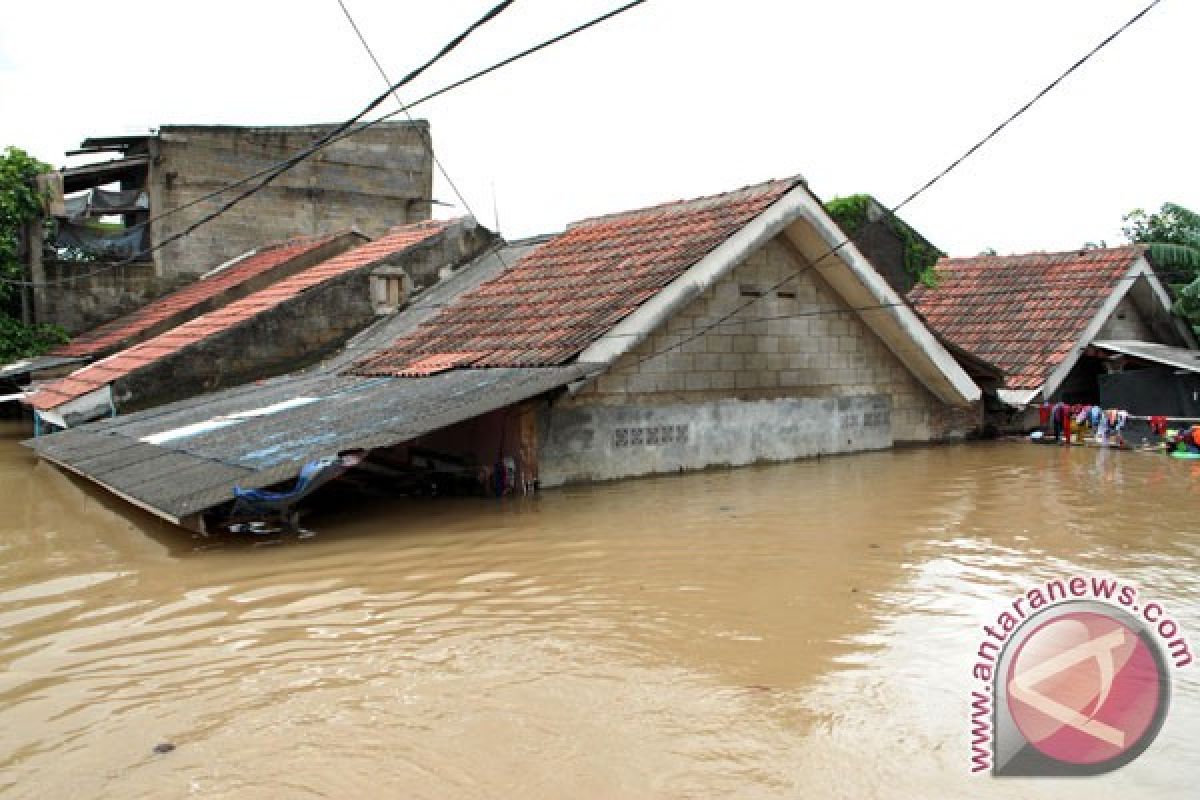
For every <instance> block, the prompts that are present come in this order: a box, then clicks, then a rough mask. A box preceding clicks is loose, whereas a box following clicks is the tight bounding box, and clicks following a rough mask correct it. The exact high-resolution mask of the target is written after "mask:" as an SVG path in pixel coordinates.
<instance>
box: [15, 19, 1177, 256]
mask: <svg viewBox="0 0 1200 800" xmlns="http://www.w3.org/2000/svg"><path fill="white" fill-rule="evenodd" d="M345 1H346V3H347V5H348V6H349V7H350V9H351V11H352V12H353V13H354V15H355V17H356V19H357V21H358V24H359V26H360V27H361V28H362V29H363V31H364V33H365V35H366V36H367V38H368V41H369V42H370V43H371V45H372V47H373V48H374V49H375V52H376V54H377V55H378V56H379V58H380V60H381V61H382V62H383V64H384V67H385V68H386V69H387V70H388V71H389V73H390V74H391V76H392V78H393V80H395V79H397V78H398V77H399V76H400V75H401V74H403V73H404V72H406V71H407V70H408V69H410V68H411V67H413V66H415V65H416V64H417V63H419V62H420V61H423V60H424V59H425V58H427V57H428V56H429V55H430V54H432V53H433V52H434V51H435V50H436V49H437V48H438V47H440V46H441V45H442V44H443V43H444V42H445V41H446V40H448V39H449V38H450V37H451V36H452V35H454V34H455V33H457V32H458V31H459V30H460V29H462V28H463V27H465V26H466V25H467V24H468V23H469V22H470V21H472V20H473V19H475V18H476V17H478V16H479V15H480V14H481V13H482V12H483V11H484V10H485V9H486V8H488V7H490V5H492V0H438V2H411V1H410V2H395V0H345ZM1146 2H1147V0H1003V2H1000V1H998V0H993V1H992V2H983V1H982V0H974V1H972V2H964V0H907V1H906V2H896V1H895V0H838V2H821V3H818V2H788V1H787V0H737V2H715V1H710V0H651V2H649V3H647V4H645V5H644V6H642V7H640V8H638V9H635V10H634V11H631V12H629V13H628V14H626V15H624V16H622V17H620V18H619V19H617V20H615V21H612V22H609V23H606V24H605V25H604V26H602V27H600V28H597V29H594V30H592V31H590V32H587V33H584V34H582V35H580V36H577V37H575V38H573V39H570V40H568V41H567V42H565V43H563V44H560V45H557V46H556V47H554V48H553V49H551V50H548V51H545V52H543V53H541V54H539V55H536V56H533V57H532V58H530V59H527V60H525V61H523V62H520V63H519V64H517V65H514V66H512V67H508V68H506V69H504V70H501V71H500V72H497V73H495V74H494V75H492V76H490V77H487V78H484V79H482V80H480V81H478V82H476V83H474V84H472V85H470V86H468V87H466V88H464V89H461V90H458V91H455V92H453V93H451V94H449V95H447V96H445V97H443V98H439V99H437V100H434V101H432V102H430V103H429V104H427V105H425V106H422V107H420V108H418V109H416V110H415V111H414V114H415V115H416V116H419V117H424V118H427V119H429V120H430V124H431V126H432V131H433V138H434V146H435V149H436V151H437V153H438V155H439V156H440V157H441V158H442V159H443V163H444V164H445V166H446V167H447V169H448V170H449V172H450V175H451V176H452V177H453V178H454V180H455V182H456V183H457V184H458V185H459V188H460V189H462V191H463V193H464V195H465V196H466V198H467V201H468V202H469V203H470V204H471V206H472V207H473V208H474V210H475V212H476V213H477V215H478V216H479V218H480V220H481V221H482V222H483V223H484V224H486V225H489V226H491V225H492V223H493V187H494V194H495V197H496V205H497V206H498V208H499V216H500V223H501V225H500V227H501V230H502V232H503V233H504V234H505V235H506V236H509V237H518V236H524V235H529V234H534V233H542V232H549V231H553V230H558V229H560V228H562V227H563V226H564V225H565V224H566V223H568V222H570V221H572V220H575V219H578V218H581V217H585V216H589V215H593V214H600V213H608V212H613V211H620V210H624V209H628V208H635V207H638V206H641V205H647V204H651V203H656V202H661V201H666V200H672V199H678V198H683V197H693V196H697V195H701V194H708V193H713V192H720V191H725V190H728V189H732V188H736V187H738V186H742V185H745V184H748V183H756V182H758V181H761V180H765V179H767V178H773V177H784V176H788V175H791V174H794V173H797V172H799V173H801V174H803V175H804V176H805V177H807V178H808V180H809V185H810V186H811V187H812V189H813V190H814V191H815V192H816V193H817V194H818V195H819V196H821V197H823V198H829V197H832V196H833V195H836V194H851V193H854V192H860V191H866V192H871V193H873V194H875V195H876V196H877V197H879V198H880V199H881V200H882V201H883V202H884V203H887V204H892V203H895V202H898V201H899V200H900V199H902V198H903V197H904V196H906V195H907V194H908V193H909V192H910V191H912V190H913V189H914V188H916V187H917V186H918V185H920V184H921V183H923V182H924V181H925V180H927V179H928V178H929V177H931V176H932V175H933V174H934V173H935V172H936V171H938V170H939V169H941V168H942V167H943V166H945V164H947V163H948V162H949V161H950V160H951V159H952V158H954V157H956V156H957V155H959V154H960V153H961V152H962V151H963V150H964V149H965V148H966V147H967V146H969V145H970V144H972V143H974V142H975V141H976V140H977V139H978V138H980V137H981V136H982V135H983V134H984V133H985V132H986V131H988V130H990V129H991V128H992V127H993V126H994V125H995V124H997V123H998V122H999V121H1000V120H1001V119H1003V118H1004V117H1006V116H1007V115H1008V114H1009V113H1011V112H1012V111H1013V110H1014V109H1015V108H1016V107H1017V106H1018V105H1020V104H1021V103H1023V102H1024V101H1026V100H1027V99H1028V98H1029V97H1031V96H1032V95H1033V93H1034V92H1035V91H1037V90H1038V89H1040V88H1041V87H1042V86H1043V85H1045V84H1046V83H1048V82H1049V81H1050V80H1051V79H1052V78H1054V77H1055V76H1057V75H1058V73H1059V72H1061V71H1062V70H1063V69H1064V68H1065V67H1066V66H1067V65H1068V64H1070V63H1072V62H1073V61H1075V60H1076V59H1077V58H1078V57H1079V56H1081V55H1082V54H1083V53H1084V52H1086V51H1087V50H1088V49H1089V48H1091V47H1092V46H1093V45H1095V44H1096V43H1097V42H1098V41H1099V40H1100V39H1102V38H1103V37H1104V36H1106V35H1108V34H1109V33H1110V32H1112V31H1113V30H1115V29H1116V28H1117V26H1119V25H1120V24H1121V23H1123V22H1124V21H1125V20H1126V19H1128V18H1129V17H1131V16H1132V15H1133V14H1134V13H1135V12H1136V11H1137V10H1139V9H1140V8H1141V7H1142V6H1143V5H1145V3H1146ZM618 4H619V2H618V0H573V1H572V2H564V1H563V0H518V2H516V3H515V4H514V6H513V7H512V8H510V9H509V10H508V11H507V12H505V13H504V14H503V15H502V16H501V17H500V18H499V19H497V20H496V21H494V22H493V23H492V24H491V25H489V26H488V27H486V28H485V29H483V30H482V31H480V32H479V33H478V34H476V36H475V37H473V38H472V39H469V40H468V41H467V42H466V43H465V44H464V45H463V46H461V47H460V48H459V50H457V51H455V53H453V54H452V55H451V56H450V57H448V58H447V59H446V60H444V61H443V62H441V63H440V64H439V65H438V66H436V67H435V68H434V69H432V70H431V71H430V72H429V73H427V74H426V76H424V77H422V78H421V79H420V80H419V81H418V82H417V83H415V84H413V85H412V86H411V87H410V88H408V89H407V90H406V91H405V92H404V93H403V95H402V96H404V97H406V98H413V97H416V96H418V95H420V94H424V93H425V92H426V91H429V90H432V89H435V88H438V87H440V86H441V85H443V84H444V83H448V82H450V81H451V80H454V79H456V78H458V77H460V76H462V75H465V74H467V73H468V72H470V71H472V70H473V69H476V68H478V67H481V66H485V65H487V64H489V63H491V62H492V61H495V60H498V59H499V58H501V57H504V56H507V55H509V54H511V53H513V52H515V51H517V50H519V49H522V48H523V47H525V46H527V45H529V44H532V43H534V42H536V41H539V40H540V39H542V38H545V37H546V36H548V35H550V34H553V33H557V32H559V31H560V30H562V29H565V28H567V27H569V26H571V25H573V24H575V23H577V22H581V21H583V20H585V19H588V18H590V17H592V16H594V15H596V14H598V13H600V12H602V11H605V10H608V9H609V8H612V7H615V6H616V5H618ZM1198 31H1200V2H1197V1H1196V0H1164V2H1163V3H1162V4H1160V5H1159V6H1158V7H1157V8H1156V9H1154V10H1153V11H1151V12H1150V14H1149V15H1148V16H1147V17H1146V18H1145V19H1144V20H1142V21H1141V22H1140V23H1138V24H1137V25H1136V26H1134V27H1133V28H1132V29H1131V30H1129V31H1128V32H1126V33H1125V34H1124V35H1122V36H1121V37H1119V38H1118V39H1117V40H1116V41H1115V42H1113V43H1112V44H1111V45H1110V46H1109V47H1108V48H1106V49H1105V50H1103V51H1102V52H1101V53H1100V54H1099V55H1098V56H1097V57H1096V58H1095V59H1093V60H1092V61H1091V62H1089V63H1088V64H1087V65H1085V66H1084V67H1083V68H1082V69H1081V70H1080V71H1079V72H1078V73H1076V74H1075V75H1074V76H1072V77H1071V78H1068V79H1067V81H1066V82H1065V83H1064V84H1063V85H1062V86H1060V87H1059V89H1058V90H1056V91H1054V92H1052V93H1051V94H1050V95H1049V96H1048V97H1047V98H1046V99H1045V100H1044V101H1042V103H1040V104H1038V105H1037V106H1035V107H1034V108H1033V109H1032V110H1031V111H1030V112H1029V113H1028V114H1027V115H1026V116H1025V117H1023V118H1022V119H1021V120H1019V121H1018V122H1017V123H1015V124H1014V125H1013V126H1012V127H1011V128H1009V129H1008V130H1007V131H1006V132H1004V133H1003V134H1001V136H1000V138H998V139H997V140H996V141H994V142H993V143H992V144H990V145H988V146H987V147H986V148H985V149H984V150H983V151H981V152H980V153H979V154H977V155H976V156H975V157H973V158H972V159H970V160H969V161H967V162H966V163H965V164H964V165H963V166H962V167H960V168H959V170H957V171H956V172H954V173H952V174H951V176H950V177H948V178H947V179H945V180H943V181H942V182H941V183H939V184H938V185H937V186H935V187H934V188H933V189H932V190H931V191H930V192H929V193H928V194H927V195H925V196H923V197H922V198H920V199H919V200H917V201H916V202H915V203H914V204H912V205H910V206H909V207H908V208H907V209H906V210H904V211H902V212H901V213H902V215H903V216H904V217H905V218H906V219H908V220H909V221H910V222H911V223H913V224H914V225H915V226H916V227H917V228H918V229H920V230H921V231H922V232H923V233H924V234H925V235H926V236H928V237H929V238H930V239H931V240H932V241H934V242H935V243H936V244H938V245H939V246H941V247H942V248H943V249H946V250H948V251H949V252H950V253H951V254H954V255H971V254H974V253H976V252H978V251H979V250H981V249H982V248H984V247H988V246H991V247H995V248H997V249H998V250H999V251H1000V252H1001V253H1008V252H1022V251H1028V250H1055V249H1069V248H1073V247H1078V246H1079V245H1081V244H1083V243H1084V242H1085V241H1089V240H1091V241H1096V240H1100V239H1105V240H1107V241H1108V243H1109V244H1116V243H1118V242H1120V241H1121V235H1120V219H1121V215H1122V214H1123V213H1125V212H1126V211H1128V210H1129V209H1132V208H1134V207H1137V206H1142V207H1145V208H1148V209H1150V208H1155V209H1156V208H1157V207H1158V206H1159V205H1160V204H1161V203H1162V202H1163V201H1165V200H1171V201H1174V202H1178V203H1181V204H1183V205H1186V206H1189V207H1191V208H1194V209H1200V159H1198V158H1197V157H1196V142H1197V131H1198V126H1197V122H1198V120H1200V105H1198V104H1197V102H1196V96H1195V91H1194V89H1195V85H1196V77H1197V74H1198V72H1200V67H1198V66H1197V60H1196V56H1195V42H1196V36H1197V32H1198ZM382 88H383V86H382V80H381V78H380V77H379V75H378V74H377V73H376V71H375V67H374V65H373V64H371V62H370V61H369V59H368V57H367V55H366V53H365V51H364V50H363V49H362V47H361V45H360V44H359V42H358V40H357V39H356V38H355V36H354V34H353V31H352V30H351V29H350V27H349V25H348V24H347V23H346V21H345V19H344V18H343V16H342V12H341V9H340V8H339V7H338V5H337V1H336V0H291V1H290V2H287V1H285V0H279V1H278V2H274V1H268V0H236V2H235V1H234V0H206V2H204V3H174V2H161V0H124V2H122V3H120V4H105V3H96V2H94V0H88V2H79V1H77V0H63V1H61V2H50V0H41V2H36V3H35V2H17V1H16V0H8V2H6V3H5V4H4V9H3V15H2V19H0V146H4V145H8V144H12V145H17V146H19V147H22V148H24V149H26V150H29V151H30V152H32V153H33V154H34V155H36V156H37V157H39V158H41V159H42V160H44V161H48V162H50V163H52V164H54V165H61V164H63V163H64V160H65V159H64V156H63V151H64V150H67V149H71V148H73V147H75V146H77V145H78V144H79V142H80V141H81V140H82V139H84V138H85V137H86V136H90V135H114V134H122V133H131V132H141V131H145V130H146V129H147V128H149V127H152V126H158V125H162V124H248V125H249V124H264V125H265V124H277V125H284V124H302V123H311V122H330V121H337V120H340V119H342V118H345V117H346V116H349V115H350V114H351V113H353V112H355V111H357V110H358V108H360V107H361V106H362V105H364V104H365V103H366V102H367V101H368V100H369V99H371V98H373V97H374V96H375V95H377V94H378V93H379V92H380V91H381V89H382ZM387 108H388V110H391V109H392V108H394V106H392V105H389V106H388V107H387ZM434 193H435V197H437V198H438V199H440V200H444V201H448V202H450V201H455V198H454V197H453V195H452V193H451V192H450V190H449V188H448V187H447V186H445V185H444V183H443V182H442V181H441V179H440V178H438V180H437V183H436V184H435V192H434ZM440 213H441V214H443V215H445V214H447V213H449V214H455V213H462V211H461V209H452V210H450V211H449V212H447V211H445V210H443V211H442V212H440Z"/></svg>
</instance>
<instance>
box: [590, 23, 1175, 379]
mask: <svg viewBox="0 0 1200 800" xmlns="http://www.w3.org/2000/svg"><path fill="white" fill-rule="evenodd" d="M1160 2H1162V0H1152V2H1151V3H1150V4H1149V5H1147V6H1146V7H1145V8H1143V9H1142V10H1141V11H1139V12H1138V13H1137V14H1134V15H1133V16H1132V17H1131V18H1130V19H1129V20H1128V21H1127V22H1125V24H1123V25H1121V26H1120V27H1119V28H1117V29H1116V30H1115V31H1113V32H1112V33H1111V34H1109V35H1108V36H1106V37H1105V38H1104V39H1103V40H1101V41H1100V43H1099V44H1097V45H1096V46H1095V47H1093V48H1092V49H1091V50H1089V51H1088V52H1087V53H1086V54H1084V55H1083V56H1082V57H1081V58H1080V59H1078V60H1077V61H1076V62H1075V63H1073V64H1071V66H1069V67H1067V69H1066V70H1064V71H1063V72H1062V73H1061V74H1060V75H1059V76H1058V77H1057V78H1055V79H1054V80H1052V81H1051V82H1050V83H1048V84H1046V86H1044V87H1043V88H1042V89H1041V90H1040V91H1038V92H1037V94H1035V95H1034V96H1033V97H1032V98H1031V99H1030V100H1029V101H1028V102H1026V103H1025V104H1024V105H1022V106H1021V107H1020V108H1018V109H1017V110H1016V111H1014V112H1013V113H1012V114H1010V115H1009V116H1008V117H1007V118H1006V119H1005V120H1004V121H1003V122H1001V123H1000V124H999V125H997V126H996V127H995V128H993V129H992V130H991V131H990V132H989V133H988V134H987V135H986V136H984V137H983V138H982V139H980V140H979V141H977V142H976V143H975V144H973V145H971V146H970V147H969V148H967V150H966V151H965V152H964V153H963V154H962V155H960V156H959V157H958V158H956V159H955V160H954V161H952V162H950V164H949V165H948V166H946V167H945V168H944V169H942V170H941V171H940V172H938V173H937V174H936V175H934V176H933V177H932V178H930V179H929V180H927V181H926V182H925V183H923V184H922V185H921V186H920V187H918V188H917V189H916V190H915V191H913V192H912V193H911V194H909V195H908V196H907V197H905V198H904V199H903V200H902V201H900V202H899V203H897V204H896V205H894V206H892V207H891V208H889V209H888V214H889V215H893V214H895V213H896V212H897V211H898V210H900V209H901V208H903V207H904V206H906V205H908V204H909V203H911V202H912V201H913V200H915V199H917V198H918V197H920V196H921V195H922V194H924V193H925V192H926V191H928V190H929V189H931V188H932V187H933V186H934V185H935V184H937V183H938V181H940V180H941V179H942V178H944V177H946V176H947V175H949V174H950V173H951V172H952V171H953V170H955V169H956V168H957V167H958V166H959V165H961V164H962V163H963V162H964V161H966V160H967V159H968V158H970V157H971V156H973V155H975V153H977V152H979V150H980V149H981V148H982V147H983V146H984V145H986V144H987V143H988V142H990V141H991V140H992V139H994V138H996V136H997V135H999V133H1000V132H1001V131H1003V130H1004V129H1005V128H1007V127H1008V126H1009V125H1010V124H1011V123H1013V122H1014V121H1015V120H1016V119H1017V118H1018V117H1020V116H1022V115H1023V114H1025V112H1027V111H1028V110H1029V109H1030V108H1032V107H1033V106H1034V104H1035V103H1037V102H1038V101H1039V100H1041V99H1042V98H1043V97H1045V96H1046V95H1047V94H1049V93H1050V92H1051V91H1053V90H1054V89H1055V88H1057V87H1058V86H1059V84H1061V83H1062V82H1063V80H1065V79H1066V78H1067V76H1069V75H1071V74H1072V73H1073V72H1075V71H1076V70H1078V69H1079V68H1080V67H1081V66H1083V65H1084V64H1085V63H1087V62H1088V61H1089V60H1091V58H1092V57H1093V56H1095V55H1096V54H1097V53H1099V52H1100V51H1101V50H1103V49H1104V48H1105V47H1107V46H1108V45H1109V44H1111V43H1112V42H1113V40H1115V39H1116V38H1117V37H1118V36H1120V35H1121V34H1122V33H1124V32H1125V31H1127V30H1128V29H1129V28H1130V27H1132V26H1133V25H1134V24H1136V23H1137V22H1138V21H1139V20H1141V19H1142V18H1143V17H1145V16H1146V14H1148V13H1149V12H1150V11H1151V10H1152V9H1153V8H1154V7H1155V6H1157V5H1158V4H1159V3H1160ZM883 218H884V216H883V215H881V216H880V218H879V220H869V221H868V222H867V223H866V224H865V225H863V226H862V227H861V228H860V229H859V230H858V232H857V233H856V234H855V235H854V236H850V237H847V238H845V239H843V240H842V241H841V242H839V243H838V244H837V245H835V246H833V247H831V248H829V249H828V250H826V251H825V252H824V253H822V254H821V255H820V256H819V257H817V258H816V259H815V260H813V261H812V262H810V263H809V264H807V265H806V266H804V267H802V268H801V269H799V270H797V271H796V272H794V273H793V274H791V275H789V276H787V277H785V278H784V279H783V280H781V281H779V282H778V283H776V284H774V285H772V286H770V287H769V288H768V289H767V290H766V291H767V292H772V291H774V290H776V289H778V288H779V287H780V286H783V285H784V284H785V283H788V282H789V281H792V280H795V279H796V278H798V277H800V276H801V275H802V274H804V273H805V272H808V271H809V270H812V269H814V268H816V266H817V265H818V264H820V263H821V262H822V261H824V260H825V259H827V258H829V257H830V256H833V255H834V254H836V253H838V252H840V251H841V250H842V249H844V248H845V247H847V246H848V245H850V244H854V243H855V242H856V240H857V239H858V238H861V236H862V234H863V232H864V231H866V230H867V228H868V227H870V226H871V225H873V224H877V222H879V221H881V220H882V219H883ZM761 298H762V295H760V296H758V297H753V298H751V299H750V300H749V301H747V302H745V303H743V304H742V305H740V306H738V307H737V308H735V309H733V310H732V311H730V312H729V313H728V314H725V315H724V316H722V317H720V318H719V319H718V320H717V321H716V322H714V323H712V324H711V325H709V326H707V327H705V328H701V329H700V330H698V331H696V332H695V333H694V334H692V335H691V336H689V337H688V338H686V339H683V340H682V341H680V342H678V343H676V344H674V345H671V346H670V347H666V348H663V349H662V350H657V351H654V352H652V353H650V354H648V355H646V356H644V357H642V358H641V359H639V360H638V362H637V363H638V365H641V364H644V363H646V362H647V361H649V360H651V359H653V358H657V357H658V356H661V355H663V354H664V353H669V352H671V351H672V350H675V349H677V348H679V347H682V346H683V345H684V344H687V343H688V342H690V341H692V340H694V339H697V338H699V337H700V336H703V335H704V334H705V333H707V332H708V331H709V330H712V328H714V327H716V326H717V325H721V324H723V323H724V322H726V321H727V320H729V319H731V318H732V317H733V316H735V315H736V314H738V313H740V312H741V311H742V310H744V309H746V308H748V307H749V306H751V305H753V304H754V303H756V302H757V301H759V300H760V299H761ZM898 305H899V304H898ZM903 305H907V304H903ZM601 338H604V337H601Z"/></svg>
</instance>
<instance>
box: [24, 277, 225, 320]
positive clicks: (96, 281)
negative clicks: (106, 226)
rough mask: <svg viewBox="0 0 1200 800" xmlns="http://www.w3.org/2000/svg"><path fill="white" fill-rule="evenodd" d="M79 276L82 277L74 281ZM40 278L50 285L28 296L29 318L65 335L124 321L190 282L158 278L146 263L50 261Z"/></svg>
mask: <svg viewBox="0 0 1200 800" xmlns="http://www.w3.org/2000/svg"><path fill="white" fill-rule="evenodd" d="M213 266H215V264H214V265H213ZM89 273H95V274H89ZM79 275H83V276H84V277H75V276H79ZM45 276H46V281H47V282H48V283H51V284H53V285H52V286H47V287H44V288H40V289H38V290H37V291H35V292H34V293H33V298H34V314H35V318H36V319H37V321H38V322H48V323H51V324H54V325H60V326H62V327H63V328H64V329H66V331H67V333H69V334H71V335H74V334H77V333H81V332H82V331H87V330H91V329H92V328H95V327H96V326H97V325H101V324H103V323H105V322H108V321H109V320H113V319H116V318H117V317H120V316H124V315H125V314H128V313H130V312H131V311H135V310H137V309H139V308H141V307H142V306H144V305H146V303H149V302H150V301H151V300H154V299H156V298H159V297H161V296H163V295H165V294H169V293H170V292H173V291H175V290H176V289H179V288H180V287H182V286H184V285H186V284H188V283H190V282H191V280H192V278H191V277H189V276H185V275H170V276H159V275H157V274H156V272H155V269H154V266H153V265H152V264H149V263H139V264H127V265H125V266H123V267H117V268H116V269H112V268H106V267H105V265H103V264H76V263H68V264H61V263H57V262H53V261H51V262H47V263H46V265H45ZM68 278H69V280H67V279H68Z"/></svg>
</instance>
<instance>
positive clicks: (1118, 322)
mask: <svg viewBox="0 0 1200 800" xmlns="http://www.w3.org/2000/svg"><path fill="white" fill-rule="evenodd" d="M1096 338H1097V339H1134V340H1137V341H1142V342H1154V341H1158V337H1157V336H1155V334H1154V329H1153V328H1152V327H1150V323H1149V322H1148V321H1147V320H1146V317H1145V316H1144V315H1143V314H1142V312H1141V310H1139V309H1138V307H1137V304H1135V303H1134V302H1133V300H1132V299H1130V297H1129V295H1126V296H1125V297H1123V298H1121V302H1120V303H1118V304H1117V307H1116V308H1115V309H1113V313H1112V316H1110V317H1109V318H1108V319H1107V320H1105V321H1104V325H1103V326H1102V327H1101V328H1100V333H1099V334H1098V335H1097V336H1096Z"/></svg>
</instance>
